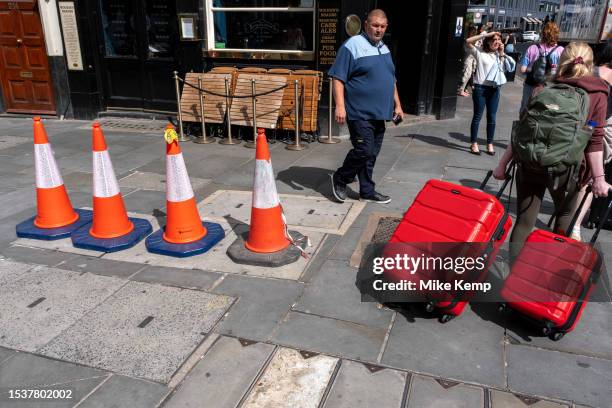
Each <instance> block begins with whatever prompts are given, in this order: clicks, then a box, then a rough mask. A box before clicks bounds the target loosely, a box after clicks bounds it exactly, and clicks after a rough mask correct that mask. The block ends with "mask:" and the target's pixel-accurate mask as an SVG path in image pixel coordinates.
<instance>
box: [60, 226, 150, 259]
mask: <svg viewBox="0 0 612 408" xmlns="http://www.w3.org/2000/svg"><path fill="white" fill-rule="evenodd" d="M129 220H130V221H132V223H134V229H133V230H132V231H131V232H130V233H129V234H126V235H123V236H121V237H117V238H108V239H105V238H94V237H92V236H91V235H89V230H90V229H91V222H90V223H88V224H85V225H83V226H82V227H81V228H79V229H78V230H76V231H75V232H73V233H72V245H74V247H75V248H81V249H90V250H92V251H100V252H117V251H122V250H124V249H128V248H131V247H133V246H134V245H136V244H137V243H139V242H140V241H142V239H143V238H144V237H146V236H147V235H149V234H150V233H151V231H153V227H152V226H151V223H150V222H149V221H147V220H143V219H142V218H131V217H130V218H129Z"/></svg>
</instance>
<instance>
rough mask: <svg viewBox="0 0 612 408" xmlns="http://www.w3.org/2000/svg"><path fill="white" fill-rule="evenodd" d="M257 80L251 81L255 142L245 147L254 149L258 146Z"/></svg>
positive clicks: (250, 142)
mask: <svg viewBox="0 0 612 408" xmlns="http://www.w3.org/2000/svg"><path fill="white" fill-rule="evenodd" d="M255 88H256V86H255V78H253V79H251V99H252V102H253V140H250V141H248V142H246V143H245V144H244V147H248V148H249V149H254V148H255V146H256V144H257V99H256V98H255Z"/></svg>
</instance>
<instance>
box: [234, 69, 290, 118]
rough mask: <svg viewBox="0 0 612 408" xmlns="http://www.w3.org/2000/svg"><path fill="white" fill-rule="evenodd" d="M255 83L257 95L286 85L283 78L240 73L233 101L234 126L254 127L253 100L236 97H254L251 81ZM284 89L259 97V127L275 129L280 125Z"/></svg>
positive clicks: (257, 99) (257, 100)
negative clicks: (279, 116) (279, 117)
mask: <svg viewBox="0 0 612 408" xmlns="http://www.w3.org/2000/svg"><path fill="white" fill-rule="evenodd" d="M252 79H254V80H255V81H256V82H255V86H256V89H255V93H256V94H260V93H262V92H266V91H272V90H274V89H278V88H280V87H282V86H283V85H285V84H286V79H285V78H284V77H282V76H275V75H267V74H254V73H244V72H242V71H240V72H239V73H238V76H237V79H236V87H235V89H234V96H235V98H234V99H233V101H232V106H231V110H230V112H231V115H232V124H235V125H242V126H253V101H252V98H248V97H247V98H237V97H236V96H250V95H252V88H251V80H252ZM283 92H284V89H278V90H277V91H275V92H271V93H269V94H266V95H262V96H258V97H257V98H256V99H255V100H256V102H257V127H261V128H266V129H275V128H276V127H277V123H278V115H279V109H280V106H281V101H282V95H283Z"/></svg>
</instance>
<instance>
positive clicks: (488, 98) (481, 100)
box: [470, 85, 501, 143]
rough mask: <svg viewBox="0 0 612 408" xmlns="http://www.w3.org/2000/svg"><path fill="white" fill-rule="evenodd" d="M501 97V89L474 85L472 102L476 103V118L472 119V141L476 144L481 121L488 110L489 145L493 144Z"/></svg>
mask: <svg viewBox="0 0 612 408" xmlns="http://www.w3.org/2000/svg"><path fill="white" fill-rule="evenodd" d="M500 95H501V87H499V86H497V87H494V86H483V85H474V92H473V93H472V100H473V101H474V116H473V117H472V125H471V128H470V141H471V142H472V143H476V141H477V139H478V126H479V125H480V119H482V114H483V113H484V110H485V107H486V108H487V143H493V136H495V116H496V115H497V106H498V105H499V96H500Z"/></svg>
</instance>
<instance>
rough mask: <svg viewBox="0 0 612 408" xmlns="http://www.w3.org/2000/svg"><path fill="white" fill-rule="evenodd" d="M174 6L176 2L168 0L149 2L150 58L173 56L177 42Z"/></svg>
mask: <svg viewBox="0 0 612 408" xmlns="http://www.w3.org/2000/svg"><path fill="white" fill-rule="evenodd" d="M174 4H175V3H174V2H168V1H166V0H148V1H147V5H146V21H147V41H148V44H147V50H148V55H149V58H163V57H171V56H172V44H174V43H176V41H177V38H176V35H177V33H176V28H175V27H176V24H177V23H176V10H175V9H174V7H175V6H174Z"/></svg>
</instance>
